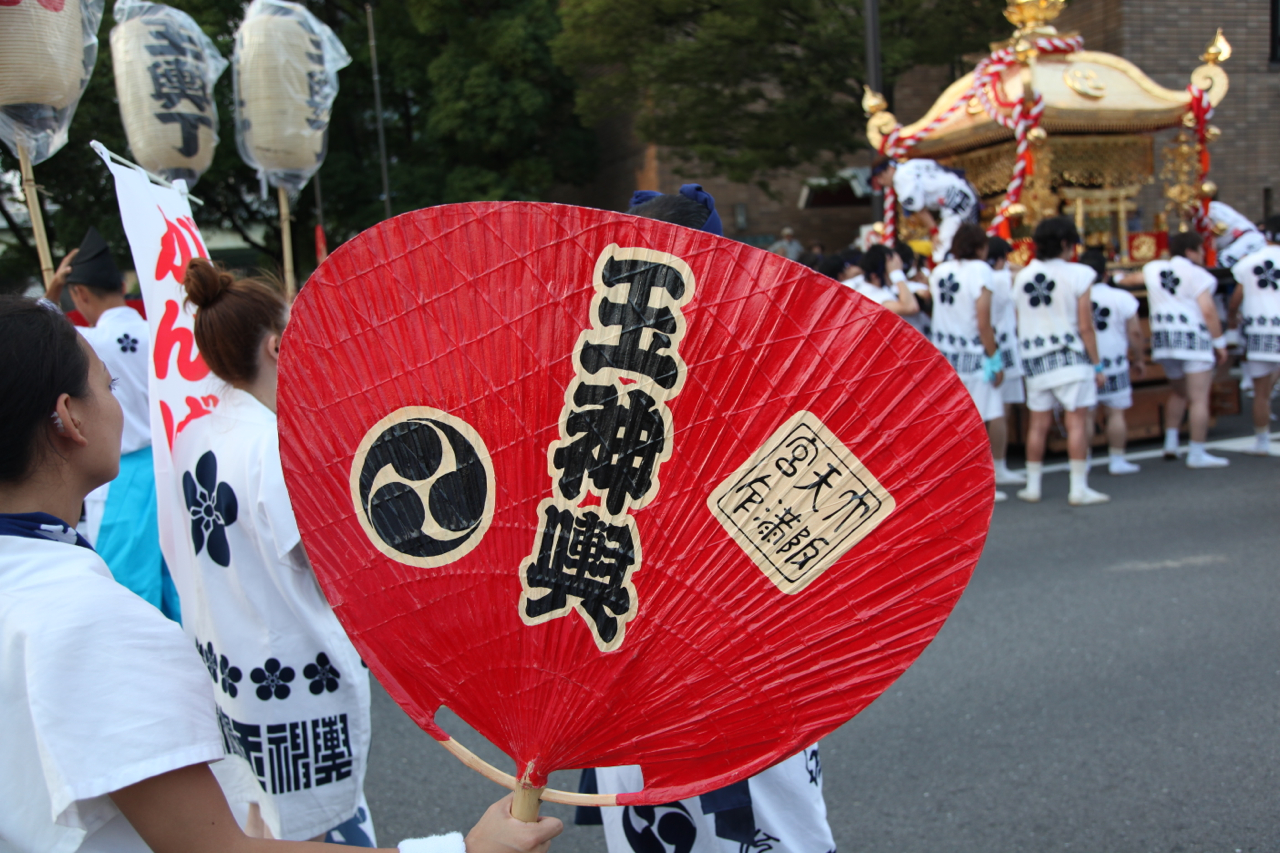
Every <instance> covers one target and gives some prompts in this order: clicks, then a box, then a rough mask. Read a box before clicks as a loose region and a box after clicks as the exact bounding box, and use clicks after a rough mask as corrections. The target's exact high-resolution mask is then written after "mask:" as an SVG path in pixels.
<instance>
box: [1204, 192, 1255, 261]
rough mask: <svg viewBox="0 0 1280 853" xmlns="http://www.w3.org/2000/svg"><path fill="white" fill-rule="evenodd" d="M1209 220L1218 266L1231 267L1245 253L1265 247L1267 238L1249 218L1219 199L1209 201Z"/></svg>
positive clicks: (1248, 253)
mask: <svg viewBox="0 0 1280 853" xmlns="http://www.w3.org/2000/svg"><path fill="white" fill-rule="evenodd" d="M1209 221H1210V223H1212V226H1213V234H1214V237H1213V247H1214V249H1215V250H1216V251H1217V253H1218V266H1220V267H1222V268H1223V269H1231V268H1232V267H1234V266H1235V265H1236V264H1237V263H1239V262H1240V260H1241V259H1242V258H1243V257H1244V256H1245V255H1251V254H1253V253H1254V252H1259V251H1261V250H1262V249H1264V248H1266V245H1267V240H1266V238H1265V237H1263V236H1262V232H1261V231H1259V230H1258V228H1257V226H1256V225H1254V224H1253V223H1252V222H1251V221H1249V218H1248V217H1246V216H1245V215H1244V214H1242V213H1241V212H1240V211H1238V210H1236V209H1235V208H1234V207H1231V206H1229V205H1226V204H1223V203H1222V202H1220V201H1211V202H1209Z"/></svg>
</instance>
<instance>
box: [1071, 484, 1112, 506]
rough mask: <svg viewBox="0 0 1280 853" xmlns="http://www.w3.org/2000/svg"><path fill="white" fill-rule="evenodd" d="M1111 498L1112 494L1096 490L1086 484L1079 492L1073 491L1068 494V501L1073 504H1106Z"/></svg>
mask: <svg viewBox="0 0 1280 853" xmlns="http://www.w3.org/2000/svg"><path fill="white" fill-rule="evenodd" d="M1109 500H1111V496H1110V495H1104V494H1103V493H1102V492H1098V491H1094V490H1093V489H1091V488H1089V487H1088V486H1085V487H1084V488H1083V489H1082V490H1080V491H1078V492H1072V493H1071V494H1069V495H1067V503H1069V504H1071V505H1072V506H1089V505H1091V504H1104V503H1106V502H1107V501H1109Z"/></svg>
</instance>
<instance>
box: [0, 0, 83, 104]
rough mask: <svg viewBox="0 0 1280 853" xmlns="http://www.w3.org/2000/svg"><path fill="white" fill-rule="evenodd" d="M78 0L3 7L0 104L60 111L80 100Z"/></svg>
mask: <svg viewBox="0 0 1280 853" xmlns="http://www.w3.org/2000/svg"><path fill="white" fill-rule="evenodd" d="M81 29H82V24H81V21H80V0H66V3H65V4H59V3H38V2H36V0H24V2H19V3H18V5H16V6H7V5H0V106H8V105H9V104H43V105H44V106H49V107H53V108H54V109H62V108H63V107H66V106H69V105H70V104H71V102H72V101H74V100H75V99H76V98H78V97H79V96H80V78H81V77H83V76H84V44H83V39H82V38H81Z"/></svg>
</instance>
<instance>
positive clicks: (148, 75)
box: [111, 0, 227, 185]
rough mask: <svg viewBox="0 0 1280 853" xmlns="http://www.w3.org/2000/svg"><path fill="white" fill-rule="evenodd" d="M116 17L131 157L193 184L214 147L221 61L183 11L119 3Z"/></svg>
mask: <svg viewBox="0 0 1280 853" xmlns="http://www.w3.org/2000/svg"><path fill="white" fill-rule="evenodd" d="M115 16H116V20H117V21H119V23H118V24H117V25H116V27H115V28H114V29H112V31H111V60H112V64H113V66H114V67H115V75H116V95H117V97H118V98H119V100H120V118H121V120H122V121H123V122H124V130H125V135H126V136H127V137H128V139H129V148H130V150H131V151H132V153H133V158H134V160H136V161H137V163H138V164H139V165H140V166H142V167H143V168H145V169H149V170H150V171H152V172H156V173H158V174H161V175H164V176H165V177H167V178H169V179H170V180H172V179H174V178H183V179H185V180H186V181H187V183H188V185H191V184H194V183H195V182H196V180H198V179H199V177H200V175H202V174H204V171H205V170H206V169H208V168H209V164H210V163H211V162H213V153H214V149H215V148H216V147H217V144H218V108H217V105H216V104H215V102H214V97H213V87H214V84H215V83H216V82H217V80H218V77H219V75H221V74H222V71H223V70H224V69H225V68H226V66H227V61H226V60H225V59H223V58H222V56H221V55H220V54H219V53H218V50H217V48H216V47H214V45H213V41H212V40H211V39H209V37H208V36H206V35H205V34H204V32H203V31H201V30H200V28H199V26H198V25H197V24H196V22H195V21H194V20H192V19H191V17H190V16H189V15H187V14H186V13H184V12H179V11H178V10H176V9H171V8H169V7H168V6H162V5H159V4H156V3H147V2H138V0H121V2H117V3H116V7H115Z"/></svg>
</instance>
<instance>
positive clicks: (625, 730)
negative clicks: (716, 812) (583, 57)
mask: <svg viewBox="0 0 1280 853" xmlns="http://www.w3.org/2000/svg"><path fill="white" fill-rule="evenodd" d="M279 413H280V451H281V457H282V462H283V467H284V475H285V481H286V483H287V485H288V488H289V494H290V499H291V503H292V507H293V510H294V513H295V514H296V517H297V521H298V527H299V530H300V532H301V534H302V540H303V543H304V544H305V546H306V550H307V554H308V555H309V557H310V559H311V563H312V565H313V567H314V569H315V573H316V577H317V578H318V580H319V582H320V584H321V587H322V588H323V590H324V592H325V595H326V596H327V598H328V600H329V602H330V604H332V605H333V608H334V612H335V613H336V614H337V616H338V619H339V620H340V621H341V622H342V625H343V627H344V628H345V629H346V631H347V633H348V635H349V636H350V637H351V639H352V641H353V642H354V643H355V645H356V647H357V648H358V649H359V650H360V653H361V656H362V657H363V659H364V660H365V661H366V662H367V663H368V665H369V666H370V667H371V668H372V670H373V672H374V674H375V675H376V676H377V677H378V680H379V682H380V683H381V684H382V685H383V686H385V687H386V688H387V690H388V691H389V692H390V694H391V695H392V696H393V697H394V698H395V700H396V701H397V702H398V703H399V704H400V705H401V707H403V708H404V709H405V710H406V711H407V712H408V714H409V715H410V716H411V717H412V718H413V719H414V720H415V721H416V722H417V723H418V724H419V725H420V726H421V727H423V728H424V729H426V730H427V731H428V732H429V733H430V734H431V735H432V736H434V737H435V738H437V739H439V740H442V741H446V740H447V739H448V738H449V734H448V733H447V732H445V731H443V730H442V729H441V728H439V727H438V726H437V725H436V713H437V710H438V709H439V708H440V707H441V706H442V705H445V706H448V707H449V708H450V709H451V710H452V711H454V712H455V713H456V714H457V715H458V716H460V717H461V718H462V719H463V720H465V721H466V722H467V723H469V724H470V725H471V726H473V727H474V728H475V729H476V731H478V732H479V733H480V734H481V735H483V736H484V737H486V738H488V739H489V740H490V741H491V742H492V743H493V744H495V745H496V746H498V747H499V748H500V749H501V750H503V751H504V752H505V753H506V754H507V755H508V756H509V757H510V758H511V759H512V760H513V761H514V763H515V766H516V773H515V775H516V776H520V777H526V774H527V779H528V780H529V783H530V784H533V785H542V784H545V780H546V776H547V774H548V773H551V772H553V771H556V770H563V769H570V768H582V767H609V766H617V765H629V764H639V765H641V767H642V768H643V773H644V781H645V789H644V790H643V791H642V792H639V793H633V794H625V795H620V796H619V797H618V802H619V803H620V804H640V803H648V804H655V803H663V802H670V801H672V800H675V799H680V798H683V797H687V796H693V795H695V794H698V793H703V792H705V791H708V790H711V789H714V788H718V787H721V786H724V785H727V784H730V783H732V782H734V781H737V780H739V779H742V778H743V777H745V776H747V775H749V774H752V773H756V772H758V771H760V770H762V769H764V768H765V767H768V766H769V765H771V764H774V763H776V762H778V761H780V760H782V759H784V758H786V757H788V756H790V755H793V754H794V753H796V752H798V751H799V750H800V749H802V748H804V747H806V746H808V745H810V744H812V743H813V742H814V741H815V740H817V739H818V738H820V737H822V736H824V735H825V734H827V733H828V732H830V731H832V730H833V729H835V728H836V727H838V726H839V725H841V724H842V723H844V722H845V721H846V720H848V719H849V718H850V717H852V716H853V715H854V714H856V713H858V712H859V711H860V710H862V709H863V708H865V707H866V706H867V705H868V704H869V703H871V702H872V701H873V700H874V699H875V698H876V697H877V696H879V695H880V694H881V693H882V692H883V691H884V690H885V689H886V688H887V687H888V686H889V685H890V684H892V683H893V681H894V680H895V679H896V678H897V677H898V676H899V675H901V674H902V673H903V672H904V671H905V670H906V668H907V667H908V666H910V665H911V664H912V662H914V661H915V659H916V658H917V657H918V656H919V655H920V653H921V652H922V651H923V650H924V648H925V646H927V645H928V644H929V642H930V641H932V639H933V638H934V636H935V635H936V634H937V632H938V630H939V629H940V628H941V627H942V624H943V622H944V621H945V620H946V618H947V617H948V615H949V614H950V612H951V610H952V608H953V607H954V606H955V604H956V602H957V600H958V599H959V597H960V595H961V593H962V592H963V591H964V588H965V585H966V584H967V583H968V580H969V577H970V575H971V574H972V572H973V569H974V566H975V564H976V563H977V561H978V558H979V556H980V554H981V552H982V546H983V542H984V540H985V538H986V534H987V528H988V525H989V524H990V520H991V512H992V505H993V502H994V497H995V490H994V488H993V474H992V468H991V453H990V450H989V445H988V441H987V438H986V433H985V432H984V429H983V424H982V420H981V418H980V417H979V416H978V413H977V411H976V409H975V408H974V406H973V403H972V401H971V399H970V396H969V394H968V392H967V391H966V390H965V387H964V385H963V383H962V382H961V381H960V379H959V377H958V376H957V375H956V372H955V370H953V369H952V368H951V366H950V364H948V362H947V360H946V359H945V358H944V357H943V356H942V355H941V354H940V353H939V352H938V350H937V348H936V347H934V346H933V344H932V343H930V341H928V340H927V339H926V338H924V337H923V336H921V335H920V334H919V333H918V332H916V330H915V329H913V328H912V327H911V326H909V325H907V324H906V323H905V322H903V321H902V320H901V319H899V318H898V317H897V316H896V315H894V314H892V313H890V312H889V311H886V310H884V309H883V308H881V307H879V306H877V305H876V304H875V303H874V302H872V301H871V300H869V299H866V298H865V297H862V296H860V295H859V294H857V293H856V292H854V291H853V290H851V289H850V288H847V287H844V286H842V285H840V284H838V283H837V282H834V281H831V280H830V279H828V278H825V277H824V276H821V275H819V274H817V273H815V272H813V271H812V270H810V269H807V268H806V267H803V266H801V265H800V264H796V263H793V262H791V261H788V260H786V259H784V258H781V257H778V256H777V255H773V254H771V253H769V252H765V251H763V250H760V249H755V248H752V247H751V246H748V245H745V244H743V243H739V242H736V241H733V240H729V239H725V238H722V237H717V236H714V235H711V234H705V233H702V232H699V231H694V230H692V229H689V228H682V227H679V226H675V225H670V224H667V223H664V222H656V221H653V220H649V219H640V218H637V217H633V216H626V215H623V214H618V213H611V212H607V211H599V210H587V209H584V208H577V207H569V206H563V205H553V204H534V203H521V202H509V203H475V204H463V205H445V206H440V207H434V208H430V209H427V210H419V211H415V212H413V213H406V214H404V215H401V216H398V217H396V218H395V219H392V220H389V221H387V222H383V223H381V224H379V225H377V226H374V227H373V228H371V229H369V230H368V231H365V232H364V233H363V234H361V235H359V236H357V237H356V238H355V239H353V240H350V241H348V242H347V243H345V244H343V245H342V246H341V247H339V248H338V249H337V250H336V251H335V252H334V253H333V254H332V255H330V256H329V258H328V259H327V260H326V261H325V262H324V263H323V264H321V266H320V267H319V269H317V270H316V272H315V273H314V274H313V275H312V277H311V278H310V280H309V281H308V283H307V286H306V288H304V289H303V291H302V293H301V295H300V296H299V298H298V300H297V302H296V303H295V305H294V307H293V314H292V319H291V320H290V322H289V326H288V329H287V330H286V331H285V335H284V346H283V348H282V351H281V361H280V405H279ZM504 769H507V768H504Z"/></svg>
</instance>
